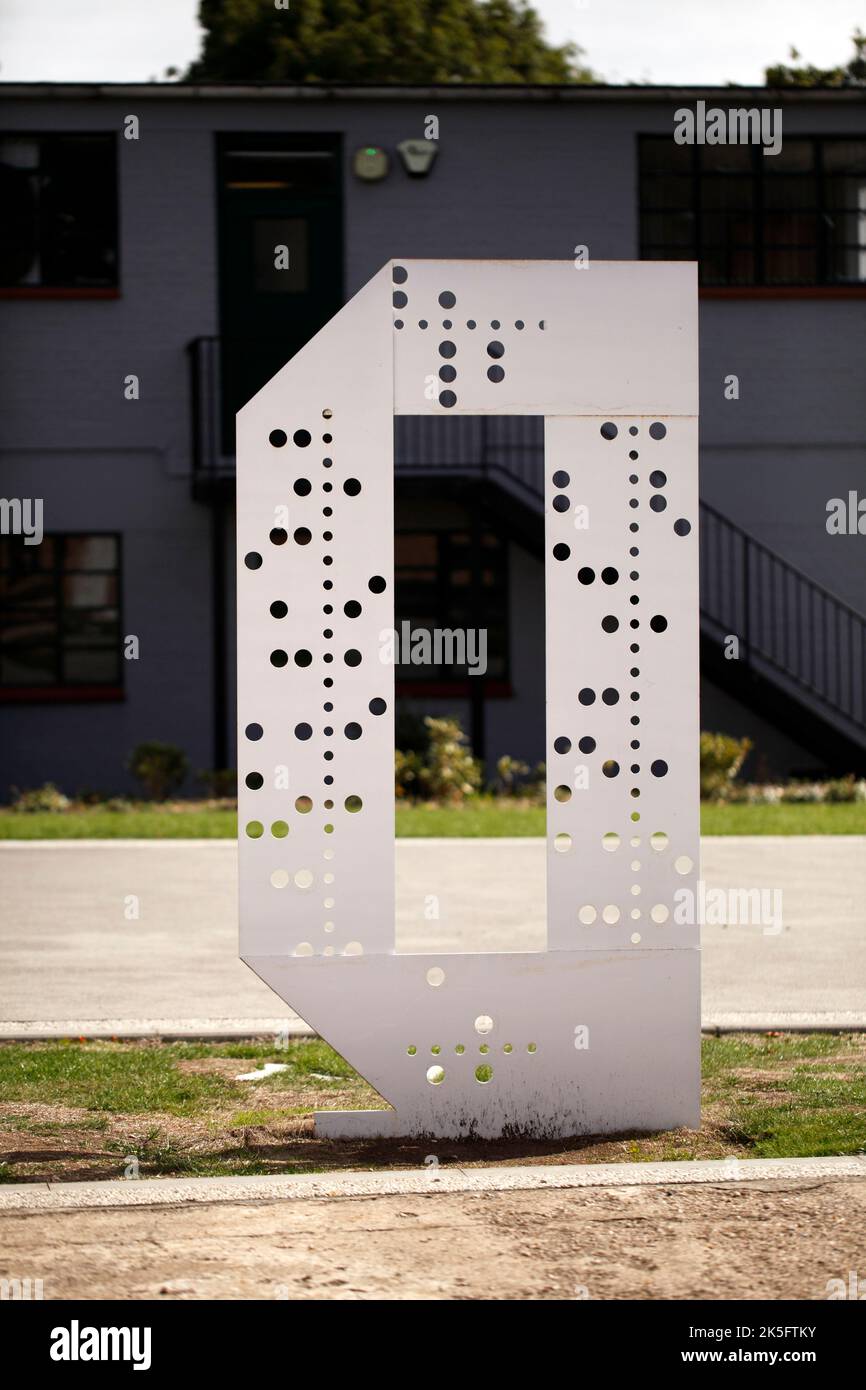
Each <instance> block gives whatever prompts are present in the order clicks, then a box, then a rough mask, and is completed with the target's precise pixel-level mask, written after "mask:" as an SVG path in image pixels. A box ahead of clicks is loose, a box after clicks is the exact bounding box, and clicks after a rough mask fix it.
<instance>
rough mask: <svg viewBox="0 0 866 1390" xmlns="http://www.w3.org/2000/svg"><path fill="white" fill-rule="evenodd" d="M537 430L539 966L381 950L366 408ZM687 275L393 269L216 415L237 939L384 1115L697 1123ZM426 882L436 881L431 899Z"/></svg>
mask: <svg viewBox="0 0 866 1390" xmlns="http://www.w3.org/2000/svg"><path fill="white" fill-rule="evenodd" d="M443 413H446V414H447V413H450V414H465V415H535V416H543V417H544V421H545V425H544V463H543V467H544V479H545V568H546V619H545V622H546V668H547V669H546V677H547V782H548V793H547V949H546V950H544V951H540V952H531V951H524V952H503V953H475V954H465V955H464V954H436V953H435V952H434V953H430V954H426V953H424V954H403V953H399V952H397V951H396V950H395V932H394V670H393V666H391V665H386V664H383V662H382V661H381V660H380V648H381V636H382V634H383V632H384V631H385V630H387V629H392V628H393V627H394V616H393V605H394V585H393V490H394V464H393V449H394V444H393V435H394V430H393V416H394V415H395V414H404V415H440V414H443ZM697 460H698V438H697V289H696V278H695V267H694V266H693V265H692V264H689V263H676V262H660V263H652V262H607V263H604V262H595V263H593V264H592V266H591V267H590V268H588V269H583V270H578V269H576V268H575V267H574V266H573V265H572V264H571V262H565V263H563V262H552V261H412V260H405V261H394V262H391V263H389V264H388V265H386V266H385V267H383V269H382V270H381V271H380V272H379V273H378V274H377V275H375V276H374V278H373V279H372V280H371V281H370V282H369V283H368V284H367V285H366V286H365V288H364V289H362V290H361V291H360V293H359V294H357V295H356V296H355V297H354V298H353V299H352V300H351V301H350V302H349V303H348V304H347V305H346V306H345V308H343V309H342V310H341V311H340V313H339V314H337V316H336V317H335V318H334V319H332V320H331V322H330V323H328V324H327V325H326V327H325V328H323V329H322V330H321V332H320V333H318V334H317V335H316V337H315V338H313V339H312V341H311V342H310V343H308V344H307V346H306V347H304V348H303V349H302V350H301V351H300V352H299V353H298V354H297V355H296V356H295V357H294V358H293V359H292V360H291V361H290V362H289V363H288V364H287V365H286V366H285V367H284V368H283V369H282V370H281V371H280V372H278V373H277V375H276V376H275V377H274V378H273V379H272V380H271V381H270V382H269V383H268V384H267V385H266V386H265V387H264V388H263V389H262V390H261V391H260V392H259V393H258V394H257V395H256V396H255V397H254V398H253V399H252V400H251V401H250V402H249V404H248V405H246V406H245V407H244V409H243V410H242V411H241V412H240V414H239V416H238V575H239V579H238V589H239V592H238V707H239V733H238V767H239V774H240V775H239V781H240V820H239V823H240V830H239V839H240V944H241V955H242V957H243V959H244V960H245V961H246V963H247V964H248V965H249V966H251V967H252V969H253V970H254V971H255V972H256V974H257V975H259V976H260V977H261V978H262V979H263V980H264V981H265V982H266V984H268V985H270V987H271V988H272V989H273V990H275V991H276V993H277V994H278V995H280V996H281V998H282V999H284V1000H285V1001H286V1002H287V1003H288V1004H290V1005H291V1006H292V1007H293V1008H294V1009H296V1010H297V1012H298V1013H299V1014H300V1015H301V1017H302V1018H304V1019H305V1020H306V1021H307V1022H308V1023H309V1024H310V1025H311V1026H312V1027H313V1028H315V1029H316V1031H317V1032H318V1033H319V1034H320V1035H321V1036H322V1037H323V1038H325V1039H326V1040H327V1041H328V1042H329V1043H331V1044H332V1045H333V1046H334V1047H335V1048H336V1049H337V1051H338V1052H340V1053H341V1054H342V1055H343V1056H344V1057H346V1058H347V1059H348V1061H350V1062H351V1063H352V1064H353V1066H355V1067H356V1068H357V1069H358V1071H359V1072H360V1073H361V1074H362V1075H363V1076H364V1077H366V1079H367V1080H368V1081H369V1082H370V1083H371V1085H372V1086H374V1087H375V1089H376V1090H377V1091H378V1093H379V1094H380V1095H381V1096H382V1097H383V1098H384V1099H385V1100H386V1101H387V1102H388V1103H389V1104H390V1106H391V1107H392V1109H383V1110H379V1111H359V1112H343V1113H340V1112H329V1113H321V1114H319V1115H317V1116H316V1126H317V1132H318V1133H321V1134H326V1135H331V1136H335V1137H336V1136H360V1135H370V1136H372V1135H416V1136H420V1135H429V1136H438V1137H459V1136H463V1135H476V1136H479V1137H494V1136H498V1135H507V1134H513V1135H518V1134H523V1135H532V1136H536V1137H541V1136H546V1137H564V1136H568V1135H576V1134H583V1133H603V1132H607V1133H611V1132H615V1131H623V1130H630V1129H638V1130H651V1129H669V1128H673V1127H675V1126H678V1125H696V1124H697V1123H699V1041H700V1011H699V958H700V957H699V939H698V927H697V926H696V925H695V924H694V922H692V923H691V924H689V923H681V922H679V921H677V920H676V914H675V909H676V899H675V894H676V890H677V889H678V888H681V887H683V886H690V887H691V888H692V889H694V887H695V879H696V876H697V865H698V829H699V820H698V816H699V801H698V563H697V561H698V555H697V542H698V536H697V533H698V497H697V491H698V489H697V482H698V462H697ZM434 886H435V885H434Z"/></svg>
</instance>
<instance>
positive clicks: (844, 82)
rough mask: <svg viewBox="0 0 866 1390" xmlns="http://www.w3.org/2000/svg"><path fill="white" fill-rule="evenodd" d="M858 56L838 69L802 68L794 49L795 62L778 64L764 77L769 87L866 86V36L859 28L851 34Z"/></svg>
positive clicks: (767, 70)
mask: <svg viewBox="0 0 866 1390" xmlns="http://www.w3.org/2000/svg"><path fill="white" fill-rule="evenodd" d="M851 42H852V43H853V45H854V55H853V57H852V58H850V59H849V61H848V62H847V63H845V64H844V65H842V66H840V67H836V68H816V67H813V66H812V65H811V64H807V65H806V66H804V67H803V66H798V65H797V64H798V63H799V58H800V54H799V53H798V52H797V50H796V48H791V49H790V54H789V56H790V59H791V63H790V65H788V64H787V63H777V64H776V66H775V67H771V68H767V69H766V70H765V72H764V77H765V79H766V82H767V86H768V87H862V86H863V85H864V84H866V34H863V33H861V32H860V30H859V29H855V30H854V33H853V34H852V35H851Z"/></svg>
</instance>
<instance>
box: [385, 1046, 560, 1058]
mask: <svg viewBox="0 0 866 1390" xmlns="http://www.w3.org/2000/svg"><path fill="white" fill-rule="evenodd" d="M478 1051H479V1052H480V1053H481V1054H482V1055H483V1056H485V1057H487V1056H489V1054H490V1047H489V1045H488V1044H487V1043H482V1044H481V1046H480V1047H479V1049H478ZM502 1051H503V1052H504V1053H505V1055H506V1056H510V1055H511V1053H512V1052H513V1051H514V1045H513V1043H503V1044H502ZM526 1051H527V1052H528V1053H529V1054H530V1055H532V1054H533V1053H535V1052H537V1051H538V1045H537V1044H536V1043H527V1044H526ZM430 1052H431V1055H432V1056H434V1057H439V1056H440V1055H441V1052H442V1048H441V1047H440V1046H439V1044H438V1043H434V1044H433V1046H432V1047H431V1048H430ZM454 1052H455V1055H456V1056H457V1057H462V1056H464V1054H465V1052H466V1047H465V1045H464V1044H463V1043H457V1044H456V1046H455V1048H454ZM406 1054H407V1056H409V1057H416V1056H417V1055H418V1048H417V1047H416V1046H415V1044H414V1043H410V1044H409V1046H408V1047H407V1048H406Z"/></svg>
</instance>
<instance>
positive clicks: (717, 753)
mask: <svg viewBox="0 0 866 1390" xmlns="http://www.w3.org/2000/svg"><path fill="white" fill-rule="evenodd" d="M751 747H752V742H751V739H748V738H739V739H737V738H731V736H730V735H729V734H708V733H703V732H702V733H701V797H702V799H703V800H706V801H721V800H723V799H724V797H725V795H726V794H727V792H728V789H729V787H730V785H731V783H732V782H733V780H734V778H735V777H736V775H737V773H738V772H739V770H740V768H741V767H742V766H743V762H744V761H745V758H746V754H747V753H748V752H749V750H750V748H751Z"/></svg>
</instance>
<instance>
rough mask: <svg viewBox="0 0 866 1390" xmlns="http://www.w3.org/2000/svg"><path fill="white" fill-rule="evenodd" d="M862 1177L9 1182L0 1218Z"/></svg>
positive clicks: (834, 1172)
mask: <svg viewBox="0 0 866 1390" xmlns="http://www.w3.org/2000/svg"><path fill="white" fill-rule="evenodd" d="M845 1178H866V1155H863V1156H855V1157H834V1158H764V1159H760V1158H754V1159H736V1158H726V1159H696V1160H693V1161H690V1160H687V1159H685V1160H682V1161H680V1162H665V1163H593V1164H562V1165H547V1166H545V1165H537V1166H529V1165H524V1166H520V1167H513V1168H504V1167H498V1168H497V1167H491V1168H475V1169H470V1170H466V1169H462V1168H458V1167H453V1168H452V1167H448V1168H446V1167H444V1166H442V1165H438V1164H437V1165H435V1166H430V1167H425V1168H424V1169H404V1170H401V1171H399V1172H387V1173H369V1172H339V1173H329V1174H322V1173H301V1174H292V1175H285V1176H263V1177H259V1176H255V1177H226V1178H146V1179H139V1180H132V1179H118V1180H114V1181H110V1182H80V1183H74V1182H69V1183H17V1184H8V1185H4V1186H3V1187H0V1214H2V1213H3V1212H32V1211H73V1210H82V1209H85V1208H96V1207H102V1208H110V1207H149V1206H183V1205H186V1204H188V1203H212V1202H241V1203H243V1202H261V1201H265V1202H284V1201H298V1200H304V1199H321V1198H326V1199H331V1200H334V1199H339V1198H355V1197H389V1196H431V1195H435V1194H436V1193H443V1192H448V1193H465V1194H467V1195H469V1194H472V1193H493V1192H515V1191H532V1190H539V1189H545V1190H551V1189H559V1190H564V1189H570V1188H571V1189H578V1188H585V1187H635V1186H662V1187H670V1186H683V1185H689V1184H715V1183H724V1184H728V1185H730V1184H735V1185H736V1184H742V1183H744V1182H745V1183H748V1182H763V1183H767V1182H770V1183H774V1182H786V1181H787V1182H804V1181H810V1180H814V1181H815V1182H826V1181H828V1180H842V1179H845Z"/></svg>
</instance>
